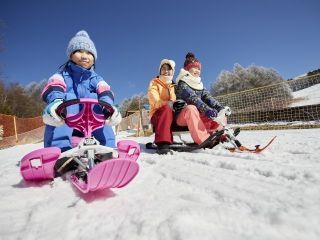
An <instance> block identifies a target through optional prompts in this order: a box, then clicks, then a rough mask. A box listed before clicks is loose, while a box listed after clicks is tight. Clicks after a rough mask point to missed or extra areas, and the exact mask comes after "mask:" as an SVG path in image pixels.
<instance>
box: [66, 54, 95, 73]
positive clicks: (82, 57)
mask: <svg viewBox="0 0 320 240" xmlns="http://www.w3.org/2000/svg"><path fill="white" fill-rule="evenodd" d="M70 59H71V61H73V62H74V63H75V64H77V65H79V66H81V67H83V68H86V69H89V68H91V67H92V65H93V64H94V57H93V55H92V54H91V53H89V52H88V51H85V50H78V51H75V52H74V53H73V54H71V56H70Z"/></svg>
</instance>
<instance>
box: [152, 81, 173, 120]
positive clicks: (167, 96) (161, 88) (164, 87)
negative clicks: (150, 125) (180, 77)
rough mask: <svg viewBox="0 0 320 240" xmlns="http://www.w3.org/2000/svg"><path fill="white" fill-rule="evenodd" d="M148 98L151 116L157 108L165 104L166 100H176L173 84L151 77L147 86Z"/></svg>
mask: <svg viewBox="0 0 320 240" xmlns="http://www.w3.org/2000/svg"><path fill="white" fill-rule="evenodd" d="M148 99H149V104H150V118H151V117H152V115H153V114H154V113H155V112H156V111H157V109H158V108H160V107H162V106H164V105H165V104H167V103H168V101H175V100H176V94H175V92H174V84H166V83H164V82H163V81H161V79H160V78H159V77H156V78H154V79H152V80H151V82H150V84H149V88H148Z"/></svg>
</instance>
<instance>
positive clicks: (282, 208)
mask: <svg viewBox="0 0 320 240" xmlns="http://www.w3.org/2000/svg"><path fill="white" fill-rule="evenodd" d="M274 135H277V138H276V140H275V142H274V143H273V144H272V145H271V146H270V147H269V148H268V149H267V150H265V151H264V152H262V153H261V154H249V153H236V154H235V153H230V152H227V151H226V150H224V149H223V148H222V147H220V146H218V147H216V148H215V149H212V150H199V151H197V152H193V153H174V154H173V155H165V156H159V155H157V154H154V153H152V152H151V151H149V150H148V151H147V150H145V149H144V148H143V149H142V154H141V155H140V158H139V159H138V162H139V165H140V172H139V174H138V175H137V177H136V178H135V179H134V180H133V182H131V183H130V184H129V185H128V186H127V187H125V188H123V189H112V190H105V191H101V192H96V193H91V194H87V195H84V194H80V193H79V191H77V190H76V189H75V188H74V187H72V185H71V184H70V183H69V182H68V181H67V180H63V179H62V178H57V179H55V181H54V182H51V183H50V182H46V183H37V184H35V183H25V182H24V181H22V179H21V176H20V173H19V166H18V165H19V160H20V159H21V158H22V156H23V155H25V154H26V153H28V152H30V151H31V150H34V149H37V148H40V147H41V144H29V145H21V146H16V147H12V148H8V149H4V150H1V151H0V211H1V214H0V239H5V240H7V239H24V240H28V239H30V240H31V239H32V240H34V239H53V240H56V239H68V240H72V239H77V240H78V239H86V240H88V239H118V240H121V239H123V240H128V239H130V240H134V239H139V240H144V239H145V240H150V239H159V240H162V239H163V240H168V239H183V240H189V239H194V240H198V239H201V240H205V239H208V240H212V239H246V240H247V239H254V240H256V239H273V240H277V239H281V240H283V239H290V240H292V239H308V240H313V239H314V240H316V239H320V227H319V226H320V158H319V154H320V145H319V142H320V129H312V130H311V129H308V130H301V129H300V130H280V131H247V132H246V131H243V132H241V133H240V135H239V140H240V141H242V142H243V143H246V145H251V146H252V145H255V144H257V143H261V145H263V144H264V143H266V142H268V140H269V139H271V137H273V136H274ZM185 138H189V136H185ZM135 139H136V140H137V141H138V142H139V143H141V146H142V147H143V145H144V143H146V142H148V141H152V140H153V136H151V137H145V138H135Z"/></svg>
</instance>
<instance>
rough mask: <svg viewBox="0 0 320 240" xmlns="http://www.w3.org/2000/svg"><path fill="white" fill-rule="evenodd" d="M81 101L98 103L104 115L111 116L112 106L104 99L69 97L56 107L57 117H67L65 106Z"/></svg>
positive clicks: (92, 103)
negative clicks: (69, 98)
mask: <svg viewBox="0 0 320 240" xmlns="http://www.w3.org/2000/svg"><path fill="white" fill-rule="evenodd" d="M81 103H91V105H100V106H101V107H102V109H103V112H104V115H109V116H111V115H112V114H113V112H114V110H113V108H112V106H111V105H110V104H109V103H107V102H104V101H101V100H96V99H88V98H85V99H71V100H67V101H64V102H63V103H61V104H60V105H59V106H58V108H57V109H56V113H57V114H58V116H59V117H61V118H62V119H63V120H65V119H66V118H67V111H66V109H67V107H69V106H72V105H76V104H81Z"/></svg>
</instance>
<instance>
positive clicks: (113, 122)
mask: <svg viewBox="0 0 320 240" xmlns="http://www.w3.org/2000/svg"><path fill="white" fill-rule="evenodd" d="M112 108H113V114H112V115H111V116H110V118H109V121H106V124H107V125H110V126H117V125H119V124H120V122H121V120H122V117H121V114H120V113H119V111H118V109H117V108H116V107H114V106H112Z"/></svg>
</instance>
